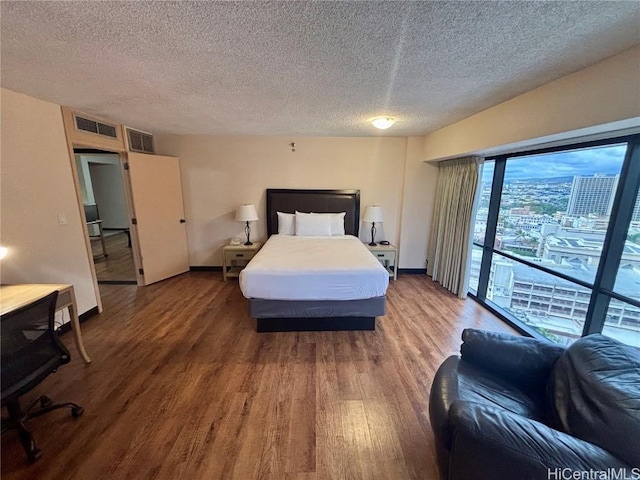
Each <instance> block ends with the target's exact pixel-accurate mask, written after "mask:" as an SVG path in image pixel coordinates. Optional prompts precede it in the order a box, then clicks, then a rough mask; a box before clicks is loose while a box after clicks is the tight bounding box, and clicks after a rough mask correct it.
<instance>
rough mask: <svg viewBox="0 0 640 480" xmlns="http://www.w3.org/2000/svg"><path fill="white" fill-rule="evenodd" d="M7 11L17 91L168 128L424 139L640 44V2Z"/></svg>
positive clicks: (46, 5)
mask: <svg viewBox="0 0 640 480" xmlns="http://www.w3.org/2000/svg"><path fill="white" fill-rule="evenodd" d="M1 9H2V11H1V14H2V15H1V17H0V21H1V41H2V46H1V48H2V52H1V53H2V57H1V67H2V71H1V82H2V86H3V87H6V88H9V89H11V90H15V91H18V92H23V93H26V94H28V95H32V96H34V97H37V98H41V99H44V100H49V101H52V102H55V103H58V104H62V105H67V106H72V107H75V108H77V109H80V110H83V111H85V112H88V113H94V114H101V115H103V116H105V117H107V118H110V119H112V120H115V121H118V122H122V123H124V124H127V125H130V126H133V127H137V128H141V129H144V130H147V131H151V132H153V133H197V134H216V135H281V134H286V135H344V136H353V135H356V136H359V135H377V134H380V133H379V132H378V131H376V130H375V129H374V128H373V127H372V126H371V125H370V124H369V123H368V122H367V120H368V119H370V118H371V117H374V116H377V115H381V114H387V115H393V116H395V117H396V118H397V119H398V122H397V124H396V125H395V126H393V127H392V128H390V129H389V130H387V131H385V132H384V133H382V134H384V135H418V134H424V133H427V132H429V131H432V130H435V129H436V128H439V127H442V126H444V125H447V124H450V123H453V122H455V121H457V120H459V119H462V118H465V117H467V116H469V115H472V114H474V113H477V112H479V111H482V110H484V109H486V108H488V107H491V106H493V105H495V104H497V103H500V102H502V101H505V100H507V99H509V98H512V97H514V96H516V95H518V94H520V93H523V92H525V91H528V90H531V89H532V88H535V87H537V86H539V85H542V84H544V83H547V82H549V81H551V80H554V79H556V78H559V77H561V76H564V75H566V74H569V73H571V72H574V71H576V70H579V69H581V68H584V67H586V66H587V65H590V64H592V63H595V62H597V61H600V60H602V59H604V58H607V57H609V56H612V55H615V54H617V53H619V52H622V51H624V50H626V49H628V48H631V47H632V46H634V45H636V44H638V43H640V2H638V1H594V0H591V1H559V2H541V1H536V2H528V1H506V2H499V1H487V2H485V1H470V2H460V1H452V2H448V1H438V2H303V1H300V2H248V1H247V2H160V1H153V2H141V1H138V2H110V1H104V2H90V1H83V2H67V1H65V2H29V1H24V2H23V1H18V2H11V1H2V3H1Z"/></svg>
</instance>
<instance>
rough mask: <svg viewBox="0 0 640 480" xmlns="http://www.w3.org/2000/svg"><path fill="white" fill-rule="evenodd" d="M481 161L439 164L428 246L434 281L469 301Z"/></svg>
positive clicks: (474, 159) (430, 269)
mask: <svg viewBox="0 0 640 480" xmlns="http://www.w3.org/2000/svg"><path fill="white" fill-rule="evenodd" d="M481 163H482V159H481V158H478V157H466V158H458V159H455V160H447V161H444V162H440V163H439V164H438V186H437V188H436V203H435V211H434V216H433V225H432V228H431V241H430V244H429V254H428V259H429V263H428V266H429V271H430V273H431V275H432V277H433V280H434V281H436V282H438V283H440V284H441V285H442V286H443V287H444V288H446V289H447V290H449V291H450V292H451V293H454V294H456V295H458V297H460V298H466V296H467V289H468V284H469V264H470V251H471V226H472V225H471V222H472V221H473V210H474V202H475V197H476V190H477V187H478V178H479V170H480V165H481Z"/></svg>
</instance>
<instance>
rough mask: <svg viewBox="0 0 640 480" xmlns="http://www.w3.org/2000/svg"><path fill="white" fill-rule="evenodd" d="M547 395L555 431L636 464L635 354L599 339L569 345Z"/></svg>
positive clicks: (638, 373)
mask: <svg viewBox="0 0 640 480" xmlns="http://www.w3.org/2000/svg"><path fill="white" fill-rule="evenodd" d="M548 395H549V399H550V402H551V410H552V413H553V416H554V419H553V421H554V423H555V427H556V428H557V429H559V430H561V431H564V432H566V433H568V434H570V435H573V436H575V437H578V438H580V439H582V440H585V441H587V442H590V443H593V444H595V445H598V446H600V447H602V448H604V449H605V450H608V451H609V452H611V453H612V454H614V455H616V456H617V457H619V458H621V459H622V460H624V461H625V462H627V463H628V464H629V465H640V448H638V439H640V350H639V349H637V348H634V347H631V346H628V345H624V344H622V343H620V342H618V341H616V340H613V339H611V338H608V337H605V336H603V335H589V336H587V337H583V338H581V339H580V340H578V341H576V342H575V343H574V344H573V345H571V346H570V347H569V348H568V349H567V350H566V351H565V352H564V353H563V354H562V355H561V356H560V359H559V360H558V362H557V363H556V365H555V366H554V368H553V370H552V373H551V376H550V378H549V383H548Z"/></svg>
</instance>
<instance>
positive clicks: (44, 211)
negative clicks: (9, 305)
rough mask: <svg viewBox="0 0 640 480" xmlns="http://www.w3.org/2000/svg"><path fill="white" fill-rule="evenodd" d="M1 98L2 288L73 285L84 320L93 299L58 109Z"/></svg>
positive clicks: (8, 95) (12, 96) (15, 96)
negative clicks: (61, 217)
mask: <svg viewBox="0 0 640 480" xmlns="http://www.w3.org/2000/svg"><path fill="white" fill-rule="evenodd" d="M0 92H1V93H0V102H1V104H0V106H1V110H2V136H1V140H2V145H1V149H0V151H1V154H2V159H1V163H0V174H1V179H0V198H1V204H2V220H1V228H2V229H1V231H0V235H1V237H0V242H1V243H2V245H4V246H6V247H8V248H9V253H8V255H7V256H6V257H5V258H4V259H3V260H2V273H1V274H2V283H70V284H73V286H74V289H75V292H76V298H77V301H78V310H79V313H84V312H86V311H87V310H89V309H91V308H93V307H95V306H96V298H95V293H94V289H93V281H92V277H91V270H90V268H91V267H90V264H89V259H88V256H87V250H86V247H85V243H84V233H83V229H82V224H81V217H80V211H79V206H78V202H77V199H76V193H75V187H74V183H73V176H72V170H71V162H70V160H69V154H68V151H67V144H66V139H65V134H64V127H63V124H62V113H61V111H60V107H59V106H58V105H55V104H53V103H48V102H43V101H41V100H37V99H35V98H32V97H28V96H26V95H22V94H19V93H15V92H12V91H10V90H6V89H4V88H3V89H1V91H0ZM59 214H62V215H64V216H66V219H67V224H66V225H60V224H59V222H58V215H59Z"/></svg>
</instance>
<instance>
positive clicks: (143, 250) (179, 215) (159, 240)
mask: <svg viewBox="0 0 640 480" xmlns="http://www.w3.org/2000/svg"><path fill="white" fill-rule="evenodd" d="M127 156H128V163H129V180H130V183H131V200H132V203H133V205H132V206H133V211H134V215H135V219H136V222H135V225H133V229H134V231H135V232H136V233H137V235H136V236H137V243H138V249H139V251H140V259H141V264H142V277H143V284H144V285H149V284H150V283H154V282H159V281H160V280H164V279H165V278H169V277H172V276H174V275H178V274H180V273H184V272H186V271H188V270H189V257H188V251H187V229H186V225H185V218H184V206H183V203H182V184H181V181H180V161H179V159H178V158H176V157H165V156H162V155H146V154H143V153H133V152H129V153H128V155H127Z"/></svg>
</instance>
